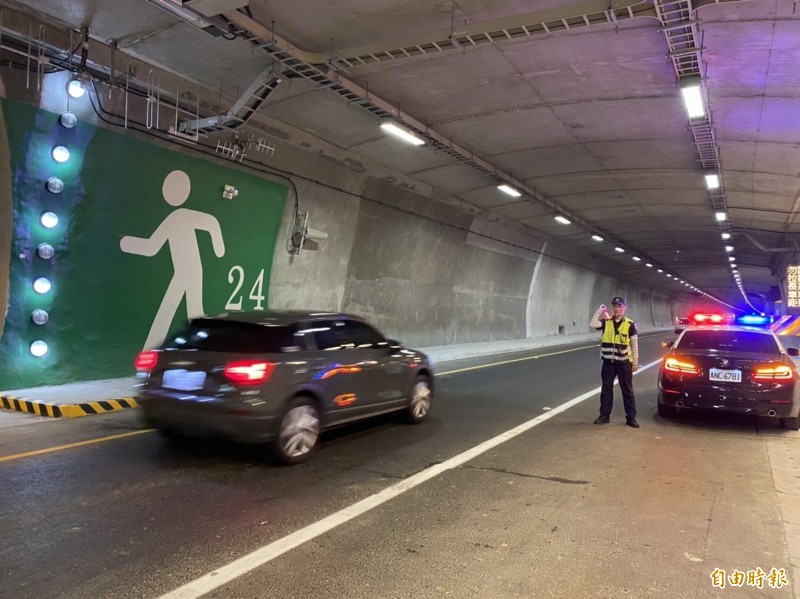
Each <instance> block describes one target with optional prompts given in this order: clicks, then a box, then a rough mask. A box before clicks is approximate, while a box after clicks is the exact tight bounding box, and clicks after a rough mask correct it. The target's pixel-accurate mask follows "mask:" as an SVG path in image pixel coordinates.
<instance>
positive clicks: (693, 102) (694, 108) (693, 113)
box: [681, 79, 706, 119]
mask: <svg viewBox="0 0 800 599" xmlns="http://www.w3.org/2000/svg"><path fill="white" fill-rule="evenodd" d="M681 94H683V104H684V106H686V113H687V114H688V115H689V118H690V119H699V118H701V117H704V116H705V115H706V107H705V103H704V102H703V92H702V89H701V88H700V80H699V79H691V80H689V81H686V82H684V83H683V84H681Z"/></svg>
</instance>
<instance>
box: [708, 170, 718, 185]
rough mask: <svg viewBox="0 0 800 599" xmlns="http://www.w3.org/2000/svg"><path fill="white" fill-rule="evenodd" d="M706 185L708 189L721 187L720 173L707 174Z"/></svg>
mask: <svg viewBox="0 0 800 599" xmlns="http://www.w3.org/2000/svg"><path fill="white" fill-rule="evenodd" d="M706 187H707V188H708V189H719V175H718V174H717V173H707V174H706Z"/></svg>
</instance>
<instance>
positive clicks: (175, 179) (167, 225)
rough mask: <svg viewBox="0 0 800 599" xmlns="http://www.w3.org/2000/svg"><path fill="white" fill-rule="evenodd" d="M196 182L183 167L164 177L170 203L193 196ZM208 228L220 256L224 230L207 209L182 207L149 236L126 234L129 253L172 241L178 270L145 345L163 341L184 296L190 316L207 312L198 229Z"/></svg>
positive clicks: (150, 252) (148, 251)
mask: <svg viewBox="0 0 800 599" xmlns="http://www.w3.org/2000/svg"><path fill="white" fill-rule="evenodd" d="M191 189H192V183H191V181H190V180H189V175H187V174H186V173H184V172H183V171H172V172H171V173H170V174H168V175H167V176H166V178H165V179H164V184H163V185H162V187H161V192H162V194H163V196H164V199H165V200H166V202H167V203H168V204H169V205H170V206H180V205H181V204H183V203H184V202H185V201H186V199H187V198H188V197H189V192H190V191H191ZM198 231H208V233H209V235H211V243H212V245H213V247H214V253H215V254H216V255H217V258H221V257H222V256H223V254H225V243H224V242H223V240H222V231H221V230H220V227H219V222H218V221H217V219H216V218H214V217H213V216H211V215H210V214H206V213H205V212H198V211H197V210H189V209H187V208H178V209H177V210H174V211H173V212H172V213H170V214H169V215H168V216H167V217H166V218H165V219H164V220H163V221H162V222H161V224H160V225H159V226H158V228H157V229H156V230H155V231H154V232H153V234H152V235H151V236H150V238H149V239H145V238H142V237H131V236H129V235H126V236H125V237H123V238H122V239H121V240H120V242H119V247H120V249H121V250H122V251H123V252H125V253H126V254H137V255H139V256H148V257H149V256H155V255H156V254H157V253H158V252H159V250H160V249H161V248H162V246H163V245H164V244H165V243H169V251H170V253H171V254H172V266H173V268H174V269H175V274H174V275H173V277H172V280H171V281H170V283H169V287H167V291H166V293H164V299H163V300H161V306H160V307H159V308H158V312H157V313H156V317H155V318H154V319H153V324H152V326H151V327H150V333H149V334H148V335H147V341H145V343H144V348H145V349H149V348H152V347H156V346H157V345H159V344H161V343H162V342H163V341H164V339H165V337H166V336H167V332H168V331H169V327H170V325H171V324H172V319H173V318H174V317H175V312H177V311H178V306H180V304H181V300H182V299H183V297H184V296H186V312H187V316H188V317H189V318H194V317H196V316H203V315H204V314H205V312H203V262H202V260H201V259H200V248H199V247H198V244H197V232H198Z"/></svg>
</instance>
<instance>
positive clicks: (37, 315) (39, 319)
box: [31, 308, 50, 326]
mask: <svg viewBox="0 0 800 599" xmlns="http://www.w3.org/2000/svg"><path fill="white" fill-rule="evenodd" d="M31 320H32V321H33V324H38V325H39V326H42V325H43V324H47V321H48V320H50V315H49V314H48V313H47V310H42V309H41V308H39V309H36V310H34V311H33V312H32V313H31Z"/></svg>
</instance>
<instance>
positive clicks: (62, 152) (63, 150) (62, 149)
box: [50, 146, 69, 164]
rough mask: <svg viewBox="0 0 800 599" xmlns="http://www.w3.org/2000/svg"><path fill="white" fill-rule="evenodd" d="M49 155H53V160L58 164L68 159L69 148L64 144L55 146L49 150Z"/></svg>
mask: <svg viewBox="0 0 800 599" xmlns="http://www.w3.org/2000/svg"><path fill="white" fill-rule="evenodd" d="M50 155H51V156H52V157H53V160H55V161H56V162H58V163H59V164H60V163H64V162H66V161H67V160H69V150H68V149H67V147H66V146H55V147H54V148H53V149H52V150H50Z"/></svg>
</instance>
